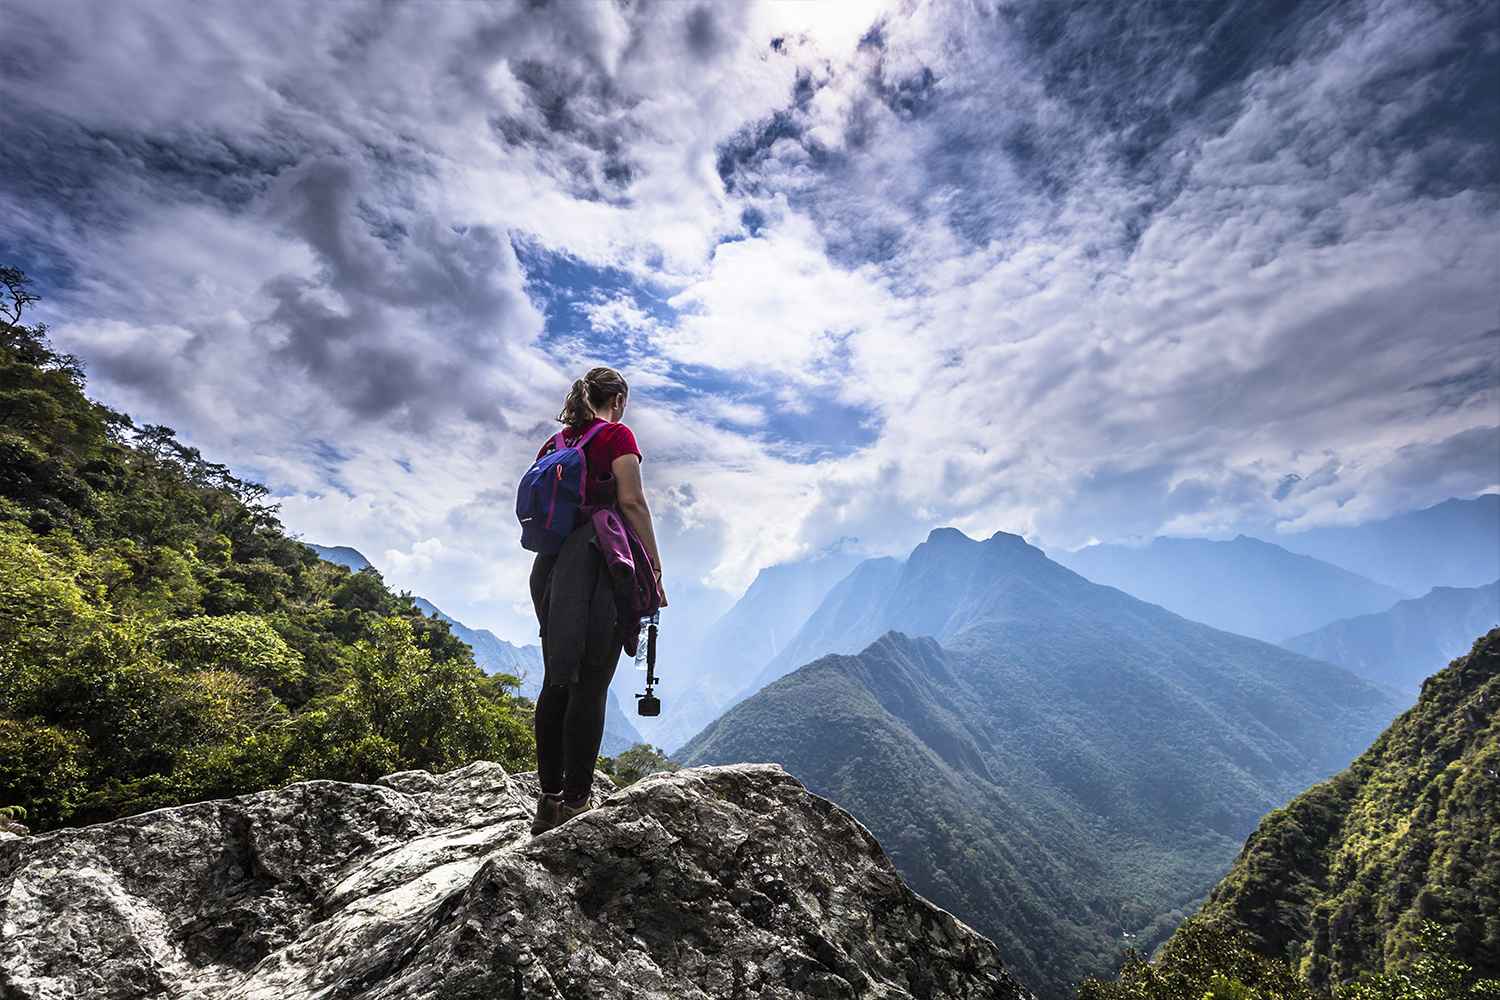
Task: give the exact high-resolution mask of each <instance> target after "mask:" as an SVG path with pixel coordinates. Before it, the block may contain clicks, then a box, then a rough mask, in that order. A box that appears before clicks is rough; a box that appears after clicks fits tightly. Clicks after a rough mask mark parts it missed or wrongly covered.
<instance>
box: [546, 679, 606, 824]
mask: <svg viewBox="0 0 1500 1000" xmlns="http://www.w3.org/2000/svg"><path fill="white" fill-rule="evenodd" d="M618 657H619V652H618V651H616V654H615V658H614V659H612V660H611V661H610V663H609V665H608V667H603V666H602V665H596V666H594V667H593V668H592V669H588V668H586V670H585V672H584V673H583V674H581V675H580V676H579V678H578V680H576V681H574V682H573V683H571V684H551V685H546V684H544V685H543V686H542V690H541V693H540V694H538V695H537V696H536V770H537V777H538V778H539V779H540V780H541V783H542V791H544V792H556V791H558V790H561V791H562V793H563V797H564V798H567V799H571V800H574V801H576V800H578V799H581V798H583V797H584V796H586V795H588V794H589V790H590V789H591V788H593V786H594V766H595V763H596V762H597V758H598V756H599V744H600V742H602V741H603V739H604V706H605V705H606V704H607V703H608V701H609V682H610V681H611V680H612V679H613V678H614V676H615V666H616V665H617V664H618V663H619V659H618Z"/></svg>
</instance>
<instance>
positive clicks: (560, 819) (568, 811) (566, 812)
mask: <svg viewBox="0 0 1500 1000" xmlns="http://www.w3.org/2000/svg"><path fill="white" fill-rule="evenodd" d="M591 808H593V807H592V806H590V805H589V798H588V796H587V795H585V796H584V797H583V798H581V799H579V800H578V801H576V802H574V801H571V800H567V799H565V800H563V801H562V802H559V803H558V804H557V825H558V826H561V825H562V824H564V823H566V822H567V821H568V820H570V819H572V818H573V817H574V816H577V815H578V814H579V813H585V812H588V811H589V810H590V809H591Z"/></svg>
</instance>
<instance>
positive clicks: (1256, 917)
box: [1195, 629, 1500, 988]
mask: <svg viewBox="0 0 1500 1000" xmlns="http://www.w3.org/2000/svg"><path fill="white" fill-rule="evenodd" d="M1497 817H1500V629H1496V630H1493V631H1491V632H1489V633H1488V634H1486V635H1484V636H1482V637H1481V638H1480V639H1479V640H1478V641H1476V642H1475V643H1474V646H1473V648H1472V650H1471V651H1470V652H1469V653H1468V654H1467V655H1466V656H1463V657H1460V658H1459V659H1457V660H1455V661H1454V662H1453V663H1452V664H1450V665H1449V666H1448V667H1446V668H1445V669H1443V670H1441V671H1439V672H1438V673H1436V674H1435V675H1433V676H1432V677H1430V678H1429V679H1428V680H1427V682H1426V683H1425V684H1423V685H1422V695H1421V698H1420V699H1419V700H1418V702H1417V704H1416V706H1415V707H1413V708H1412V709H1410V710H1409V711H1407V712H1406V713H1405V714H1403V715H1402V716H1401V717H1400V718H1399V719H1397V720H1396V721H1395V722H1394V723H1392V724H1391V726H1390V728H1389V729H1387V730H1386V732H1385V733H1384V734H1382V735H1381V737H1380V738H1379V739H1378V740H1376V741H1375V743H1374V745H1373V746H1371V747H1370V749H1369V750H1368V751H1367V752H1366V753H1364V754H1363V755H1361V756H1360V757H1359V759H1357V760H1356V761H1354V763H1353V764H1351V765H1350V766H1349V767H1348V768H1347V769H1346V770H1344V771H1343V772H1342V773H1340V774H1339V775H1338V776H1336V777H1334V778H1333V779H1331V780H1329V781H1326V782H1323V783H1322V784H1320V785H1317V786H1315V787H1313V788H1311V789H1309V790H1308V791H1307V792H1306V793H1304V794H1303V795H1301V796H1299V797H1298V798H1297V799H1295V800H1294V801H1293V802H1291V803H1290V804H1289V805H1287V806H1286V807H1284V808H1281V809H1277V810H1276V811H1275V812H1273V813H1271V814H1270V815H1269V816H1267V817H1266V818H1265V820H1264V821H1263V822H1262V823H1261V824H1260V826H1259V828H1258V829H1257V830H1256V831H1255V833H1254V834H1253V835H1252V836H1251V837H1250V839H1249V840H1248V842H1247V843H1246V844H1245V848H1244V851H1243V852H1242V853H1241V855H1240V857H1239V859H1238V860H1237V861H1236V862H1235V864H1234V867H1233V868H1232V869H1231V870H1230V872H1229V874H1228V875H1226V876H1225V877H1224V880H1223V881H1222V882H1220V883H1219V885H1218V887H1217V888H1216V889H1215V890H1214V891H1213V894H1212V896H1211V897H1210V898H1209V901H1208V902H1207V903H1206V904H1205V905H1204V907H1203V910H1202V913H1201V914H1200V915H1199V916H1198V917H1197V918H1195V919H1196V921H1197V922H1200V923H1203V924H1207V925H1211V926H1212V925H1221V926H1227V927H1229V928H1232V929H1234V930H1236V931H1239V932H1241V933H1243V934H1245V935H1247V936H1248V939H1249V941H1250V945H1251V947H1252V948H1253V949H1254V950H1255V951H1256V952H1258V953H1260V954H1263V955H1268V956H1275V957H1288V958H1290V959H1291V961H1292V963H1293V964H1294V966H1295V967H1296V969H1297V971H1298V972H1299V973H1300V974H1301V975H1302V976H1303V977H1304V978H1306V979H1307V980H1308V981H1309V982H1310V983H1311V984H1312V985H1313V986H1314V987H1319V988H1322V987H1327V986H1330V985H1335V984H1338V983H1342V982H1346V981H1348V980H1351V979H1354V978H1356V977H1357V976H1359V975H1361V974H1367V973H1381V972H1386V973H1389V972H1395V971H1398V970H1400V969H1401V968H1403V967H1404V966H1406V965H1409V964H1410V963H1411V962H1412V960H1413V959H1414V957H1415V956H1416V955H1417V954H1418V953H1419V951H1420V948H1419V945H1420V941H1419V936H1420V932H1421V930H1422V928H1423V925H1424V923H1427V922H1433V923H1436V924H1437V925H1438V926H1439V927H1441V928H1443V929H1444V930H1445V931H1446V932H1447V933H1448V934H1449V935H1451V953H1452V955H1453V956H1454V957H1456V958H1458V959H1461V960H1462V961H1464V962H1465V963H1467V964H1468V965H1470V966H1471V967H1472V968H1473V969H1474V970H1475V971H1476V972H1477V973H1479V974H1481V975H1486V976H1490V977H1496V978H1500V823H1497Z"/></svg>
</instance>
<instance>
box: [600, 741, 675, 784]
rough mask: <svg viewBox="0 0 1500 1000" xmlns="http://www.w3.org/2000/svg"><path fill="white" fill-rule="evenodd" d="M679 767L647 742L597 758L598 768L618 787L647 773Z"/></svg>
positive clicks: (631, 782)
mask: <svg viewBox="0 0 1500 1000" xmlns="http://www.w3.org/2000/svg"><path fill="white" fill-rule="evenodd" d="M681 767H682V765H681V764H678V763H677V762H676V761H675V760H671V759H669V758H668V757H667V755H666V754H664V753H662V752H661V750H659V749H657V748H656V747H654V746H652V745H651V744H649V743H637V744H636V745H635V746H633V747H630V748H629V749H626V750H622V751H620V753H619V754H617V755H616V756H614V757H600V758H599V768H600V770H602V771H603V772H604V773H605V774H607V775H609V776H610V777H611V778H613V779H614V782H615V784H616V785H618V786H619V787H620V788H624V787H625V786H626V785H633V784H635V783H636V782H637V781H640V780H641V779H642V778H644V777H645V776H646V775H648V774H659V773H661V772H662V771H676V770H678V769H679V768H681Z"/></svg>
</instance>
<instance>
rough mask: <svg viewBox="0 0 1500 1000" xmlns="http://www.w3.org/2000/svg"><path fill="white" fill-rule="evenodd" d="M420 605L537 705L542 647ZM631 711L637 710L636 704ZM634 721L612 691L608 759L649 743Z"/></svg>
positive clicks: (604, 746)
mask: <svg viewBox="0 0 1500 1000" xmlns="http://www.w3.org/2000/svg"><path fill="white" fill-rule="evenodd" d="M416 604H417V607H419V608H421V609H422V613H423V614H425V615H430V616H432V617H434V618H441V619H442V620H443V621H445V622H447V623H448V628H450V629H451V630H452V631H453V634H454V635H456V636H458V637H459V638H460V639H462V640H463V641H464V642H466V643H468V644H469V648H470V649H472V650H474V662H475V663H478V664H479V666H480V667H481V668H482V669H483V670H484V672H485V673H487V674H500V673H504V674H514V675H515V676H517V677H519V678H521V694H523V695H525V696H526V697H528V698H530V699H532V700H533V701H534V700H536V696H537V695H538V694H540V693H541V691H542V678H543V676H544V673H545V671H544V670H543V667H542V648H541V647H540V646H517V645H514V644H512V643H509V642H506V641H505V640H504V639H502V638H500V637H499V636H497V635H495V633H493V632H491V631H490V630H489V629H483V628H480V629H473V628H469V627H468V626H467V625H465V624H464V623H463V622H461V621H457V620H456V619H454V618H452V617H450V616H448V615H445V614H443V612H442V611H440V610H439V609H438V608H436V607H434V606H433V604H432V602H431V601H428V600H426V599H425V598H421V597H419V598H417V599H416ZM631 707H632V709H633V708H634V703H633V702H632V704H631ZM631 718H632V716H631V715H626V714H625V710H624V709H623V708H621V707H620V702H619V700H618V699H617V698H616V697H615V693H614V691H613V690H611V691H610V692H609V701H608V703H607V704H606V706H605V709H604V739H603V741H601V743H600V744H599V752H600V753H602V754H604V755H605V756H606V757H613V756H614V755H615V754H617V753H619V752H620V751H622V750H628V749H629V748H631V747H633V746H635V745H636V744H637V743H644V742H646V741H645V739H644V738H642V736H641V734H640V732H639V731H637V730H636V728H635V726H634V725H633V724H632V723H631Z"/></svg>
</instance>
